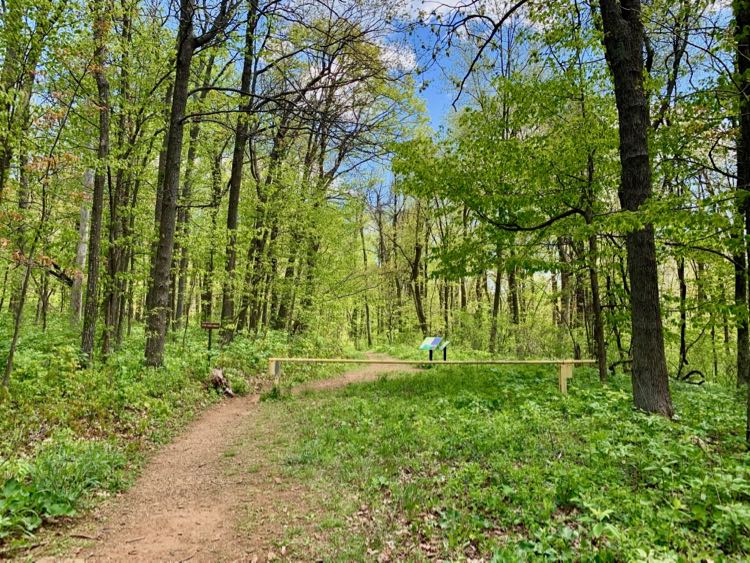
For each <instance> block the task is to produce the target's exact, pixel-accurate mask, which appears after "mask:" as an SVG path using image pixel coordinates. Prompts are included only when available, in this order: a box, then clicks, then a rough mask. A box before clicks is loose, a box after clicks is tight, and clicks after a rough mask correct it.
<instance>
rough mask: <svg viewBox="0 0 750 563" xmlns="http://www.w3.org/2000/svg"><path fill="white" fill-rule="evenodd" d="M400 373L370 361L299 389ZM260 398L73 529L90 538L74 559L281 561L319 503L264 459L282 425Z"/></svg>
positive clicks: (197, 425)
mask: <svg viewBox="0 0 750 563" xmlns="http://www.w3.org/2000/svg"><path fill="white" fill-rule="evenodd" d="M368 357H370V358H372V359H386V358H387V356H384V355H377V354H370V355H368ZM396 371H399V372H404V371H410V370H408V369H404V366H388V365H384V366H378V365H367V366H365V367H362V368H360V369H356V370H353V371H350V372H347V373H344V374H343V375H341V376H338V377H335V378H332V379H328V380H324V381H317V382H312V383H309V384H306V385H304V386H300V387H298V388H296V389H295V393H299V392H302V391H304V390H319V389H332V388H336V387H342V386H345V385H348V384H350V383H354V382H362V381H371V380H374V379H376V378H377V377H378V375H380V374H382V373H387V372H396ZM258 402H259V397H258V396H257V395H254V396H248V397H243V398H237V399H232V400H228V401H225V402H223V403H220V404H218V405H215V406H214V407H212V408H210V409H209V410H208V411H206V412H205V413H204V414H203V415H202V416H201V417H200V418H198V419H197V420H195V421H194V422H193V423H191V424H190V425H189V426H188V427H187V428H186V429H185V431H184V432H183V433H182V434H181V435H180V436H179V437H178V438H177V439H176V440H175V441H174V442H173V443H172V444H170V445H168V446H166V447H164V448H163V449H162V450H161V451H160V452H159V453H157V454H156V455H155V456H154V457H153V459H151V461H150V462H149V463H148V465H147V466H146V468H145V470H144V471H143V473H142V475H141V476H140V477H139V478H138V480H137V481H136V483H135V485H134V486H133V487H132V488H131V489H129V490H128V491H127V492H125V493H124V494H122V495H120V496H118V497H117V498H115V499H113V500H112V501H111V502H108V503H105V505H103V506H102V507H101V508H100V509H99V510H98V511H97V512H96V513H95V514H94V515H93V517H92V518H90V519H89V520H88V521H87V522H84V523H82V524H81V525H80V526H78V527H77V529H75V530H72V531H71V533H70V534H69V535H70V537H72V538H91V539H92V541H89V542H88V545H87V546H82V547H78V548H74V549H73V550H72V552H71V553H69V554H68V557H73V558H76V559H78V560H94V561H251V562H252V561H266V560H270V559H274V558H276V557H282V558H283V557H284V555H285V554H284V553H278V552H274V549H275V547H274V541H278V539H279V538H280V537H281V536H282V535H283V532H284V529H285V527H286V526H287V525H288V524H289V522H290V521H303V520H304V518H305V517H306V516H307V513H306V511H311V510H314V509H315V507H314V506H308V505H309V504H310V503H311V502H312V503H314V500H312V501H311V498H310V495H309V494H308V493H309V491H306V490H305V487H304V486H302V485H300V484H298V483H285V482H283V480H282V479H280V478H279V471H278V468H277V467H276V466H275V464H274V462H272V461H270V460H268V459H267V458H268V456H267V455H265V453H264V450H265V448H264V445H265V444H268V443H271V442H273V440H274V431H275V429H276V428H277V425H278V424H279V422H280V421H278V420H272V419H270V418H269V417H268V416H264V414H263V409H262V407H261V405H258ZM233 448H236V449H240V450H242V451H241V452H239V453H238V452H237V451H234V450H233ZM266 451H267V450H266ZM247 514H251V515H254V516H253V518H251V524H250V525H249V527H248V525H247V522H245V521H244V518H245V517H246V516H247ZM308 520H309V518H308ZM243 527H244V529H243ZM55 560H59V559H55Z"/></svg>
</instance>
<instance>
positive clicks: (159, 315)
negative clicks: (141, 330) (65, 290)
mask: <svg viewBox="0 0 750 563" xmlns="http://www.w3.org/2000/svg"><path fill="white" fill-rule="evenodd" d="M193 11H194V3H193V0H181V2H180V25H179V30H178V33H177V60H176V63H175V81H174V91H173V93H172V109H171V112H170V119H169V130H168V133H167V151H166V156H165V159H164V187H163V190H162V191H163V194H162V205H161V216H160V220H159V239H158V242H157V245H156V253H155V254H154V257H153V267H152V272H153V275H152V279H151V283H150V290H151V293H152V297H153V302H152V304H151V307H150V309H149V311H148V318H147V327H146V349H145V356H146V363H147V364H148V365H150V366H160V365H162V363H163V361H164V344H165V338H166V333H167V319H168V312H169V288H170V275H171V267H172V253H173V250H174V235H175V227H176V218H177V196H178V190H179V183H180V165H181V156H182V139H183V132H184V125H183V121H184V117H185V108H186V107H187V99H188V85H189V83H190V66H191V63H192V60H193V53H194V51H195V38H194V37H193Z"/></svg>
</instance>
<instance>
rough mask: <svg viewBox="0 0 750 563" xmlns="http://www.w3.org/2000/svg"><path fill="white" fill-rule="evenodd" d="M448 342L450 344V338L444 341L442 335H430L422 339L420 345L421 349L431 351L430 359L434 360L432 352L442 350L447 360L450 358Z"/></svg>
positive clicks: (444, 358)
mask: <svg viewBox="0 0 750 563" xmlns="http://www.w3.org/2000/svg"><path fill="white" fill-rule="evenodd" d="M448 344H450V342H449V341H448V340H445V341H443V338H442V337H441V336H428V337H427V338H425V339H424V340H423V341H422V344H420V345H419V349H420V350H427V351H429V352H430V361H432V353H433V352H434V351H435V350H442V351H443V360H444V361H445V360H447V359H448Z"/></svg>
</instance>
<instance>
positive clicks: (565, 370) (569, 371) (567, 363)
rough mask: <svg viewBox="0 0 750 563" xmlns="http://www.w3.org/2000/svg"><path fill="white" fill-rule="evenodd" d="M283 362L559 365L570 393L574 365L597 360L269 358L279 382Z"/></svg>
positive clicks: (562, 386)
mask: <svg viewBox="0 0 750 563" xmlns="http://www.w3.org/2000/svg"><path fill="white" fill-rule="evenodd" d="M282 362H286V363H292V364H382V365H396V366H402V365H403V366H421V365H431V366H445V365H448V366H471V365H473V366H515V365H532V366H540V365H555V366H559V374H558V375H559V377H558V384H559V386H560V392H561V393H562V394H563V395H567V394H568V380H569V379H571V378H572V377H573V366H576V365H594V364H596V360H444V361H439V360H433V361H429V360H366V359H359V358H268V375H269V376H270V377H272V378H273V379H274V381H275V382H276V383H277V384H278V382H279V378H280V377H281V364H282Z"/></svg>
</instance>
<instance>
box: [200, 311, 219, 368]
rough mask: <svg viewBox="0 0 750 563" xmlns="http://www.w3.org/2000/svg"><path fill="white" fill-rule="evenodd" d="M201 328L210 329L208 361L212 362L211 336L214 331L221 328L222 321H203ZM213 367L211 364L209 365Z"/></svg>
mask: <svg viewBox="0 0 750 563" xmlns="http://www.w3.org/2000/svg"><path fill="white" fill-rule="evenodd" d="M201 328H202V329H204V330H207V331H208V363H209V364H210V363H211V340H212V338H211V336H212V335H213V333H214V330H215V329H218V328H221V323H212V322H209V321H203V322H202V323H201ZM209 367H211V366H209Z"/></svg>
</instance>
